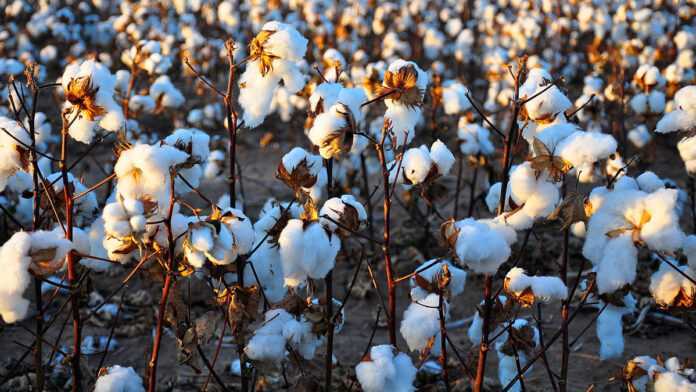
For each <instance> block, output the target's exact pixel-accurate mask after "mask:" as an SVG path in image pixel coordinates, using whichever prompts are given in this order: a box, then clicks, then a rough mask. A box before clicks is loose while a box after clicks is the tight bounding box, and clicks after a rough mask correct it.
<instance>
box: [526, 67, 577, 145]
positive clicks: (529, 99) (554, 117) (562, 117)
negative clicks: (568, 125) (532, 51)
mask: <svg viewBox="0 0 696 392" xmlns="http://www.w3.org/2000/svg"><path fill="white" fill-rule="evenodd" d="M552 83H553V78H552V77H551V74H549V73H548V71H546V70H545V69H543V68H534V69H532V70H530V71H529V73H528V75H527V79H526V80H525V81H524V83H523V84H522V85H521V86H520V89H519V96H520V99H521V100H524V101H526V102H525V104H524V105H523V106H522V110H521V113H520V120H521V122H522V123H523V124H524V123H526V124H527V125H526V127H525V128H524V132H523V136H524V138H525V139H527V141H528V142H530V143H531V142H532V141H533V140H534V137H535V136H536V135H537V133H538V132H539V131H541V130H542V129H544V128H545V127H547V126H549V125H553V124H557V123H564V122H566V120H567V119H566V114H565V112H566V110H568V109H569V108H570V107H571V106H572V103H571V102H570V100H569V99H568V97H566V95H565V94H563V92H562V91H561V90H560V89H559V88H558V87H557V86H556V85H552Z"/></svg>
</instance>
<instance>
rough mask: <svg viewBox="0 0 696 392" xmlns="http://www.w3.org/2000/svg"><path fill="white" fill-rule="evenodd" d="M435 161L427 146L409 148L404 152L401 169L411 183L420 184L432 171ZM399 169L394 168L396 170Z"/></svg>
mask: <svg viewBox="0 0 696 392" xmlns="http://www.w3.org/2000/svg"><path fill="white" fill-rule="evenodd" d="M432 164H433V161H432V159H431V158H430V154H429V153H428V149H427V148H409V149H408V150H406V152H405V153H404V156H403V159H402V162H401V166H402V167H401V170H402V173H403V176H404V177H405V178H406V179H408V180H409V181H410V183H411V184H420V183H422V182H423V181H425V178H426V177H427V176H428V173H430V168H431V167H432ZM396 170H397V169H393V171H394V172H396Z"/></svg>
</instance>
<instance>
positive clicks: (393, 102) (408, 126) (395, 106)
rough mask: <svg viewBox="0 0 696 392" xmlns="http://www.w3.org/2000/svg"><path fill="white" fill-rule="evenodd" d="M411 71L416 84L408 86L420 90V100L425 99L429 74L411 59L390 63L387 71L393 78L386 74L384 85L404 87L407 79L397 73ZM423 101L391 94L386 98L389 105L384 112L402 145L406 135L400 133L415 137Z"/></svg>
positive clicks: (387, 86)
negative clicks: (403, 98)
mask: <svg viewBox="0 0 696 392" xmlns="http://www.w3.org/2000/svg"><path fill="white" fill-rule="evenodd" d="M400 71H401V72H404V71H407V72H410V73H412V74H413V76H415V78H416V81H415V82H416V83H415V86H410V85H409V86H407V87H408V88H416V89H418V91H419V92H420V94H419V96H420V100H419V101H421V102H422V100H423V94H424V93H425V89H426V87H427V85H428V74H427V73H426V72H424V71H423V70H422V69H420V67H418V65H417V64H416V63H413V62H411V61H404V60H396V61H394V62H392V63H391V64H390V65H389V68H388V69H387V73H388V74H389V75H392V76H393V78H391V77H387V75H386V74H385V81H384V84H385V85H384V87H385V88H400V87H404V86H403V84H404V82H405V80H403V79H401V80H400V79H399V77H397V76H396V75H399V72H400ZM421 102H402V101H401V100H400V99H399V97H398V96H390V97H387V98H386V99H385V100H384V103H385V104H386V105H387V111H386V112H385V113H384V117H385V119H389V120H390V121H391V125H392V132H393V133H394V134H395V135H397V139H399V141H398V142H397V144H398V145H401V144H402V143H403V141H404V139H407V138H405V137H400V136H399V135H404V134H405V135H409V136H408V138H412V137H413V133H414V130H415V126H416V123H417V122H418V121H419V119H420V117H421V109H420V107H419V104H420V103H421Z"/></svg>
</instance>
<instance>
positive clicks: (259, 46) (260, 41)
mask: <svg viewBox="0 0 696 392" xmlns="http://www.w3.org/2000/svg"><path fill="white" fill-rule="evenodd" d="M273 34H275V31H273V30H261V31H260V32H259V33H258V34H256V37H254V39H253V40H251V44H249V53H250V56H249V60H251V61H254V60H258V62H259V71H260V72H261V75H262V76H266V74H267V73H269V72H270V71H272V70H273V60H275V59H279V58H280V57H278V56H276V55H274V54H273V53H270V52H269V51H267V50H266V49H265V48H264V45H265V44H266V42H267V41H268V39H269V38H271V36H272V35H273Z"/></svg>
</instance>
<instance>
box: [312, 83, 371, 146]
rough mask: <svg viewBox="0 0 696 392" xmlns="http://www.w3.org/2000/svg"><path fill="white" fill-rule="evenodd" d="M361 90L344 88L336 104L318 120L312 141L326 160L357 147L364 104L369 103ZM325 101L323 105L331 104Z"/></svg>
mask: <svg viewBox="0 0 696 392" xmlns="http://www.w3.org/2000/svg"><path fill="white" fill-rule="evenodd" d="M366 99H367V98H366V96H365V93H364V91H363V90H362V89H361V88H341V90H340V92H339V93H338V96H337V97H336V103H335V104H333V105H331V106H328V107H327V108H326V110H325V111H324V112H322V113H320V114H318V115H317V116H316V118H314V122H313V124H312V128H311V129H310V130H309V134H308V136H309V140H310V141H311V142H312V144H314V145H315V146H317V147H318V148H319V154H320V155H321V156H322V158H324V159H331V158H338V157H340V156H341V154H344V153H346V152H348V151H349V150H350V149H351V147H352V146H353V138H355V137H360V136H358V135H355V133H356V132H358V131H359V124H360V123H361V122H362V118H363V113H362V110H361V108H360V105H361V104H362V103H363V102H364V101H365V100H366ZM329 103H330V101H329V100H324V101H323V104H324V105H327V104H329Z"/></svg>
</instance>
